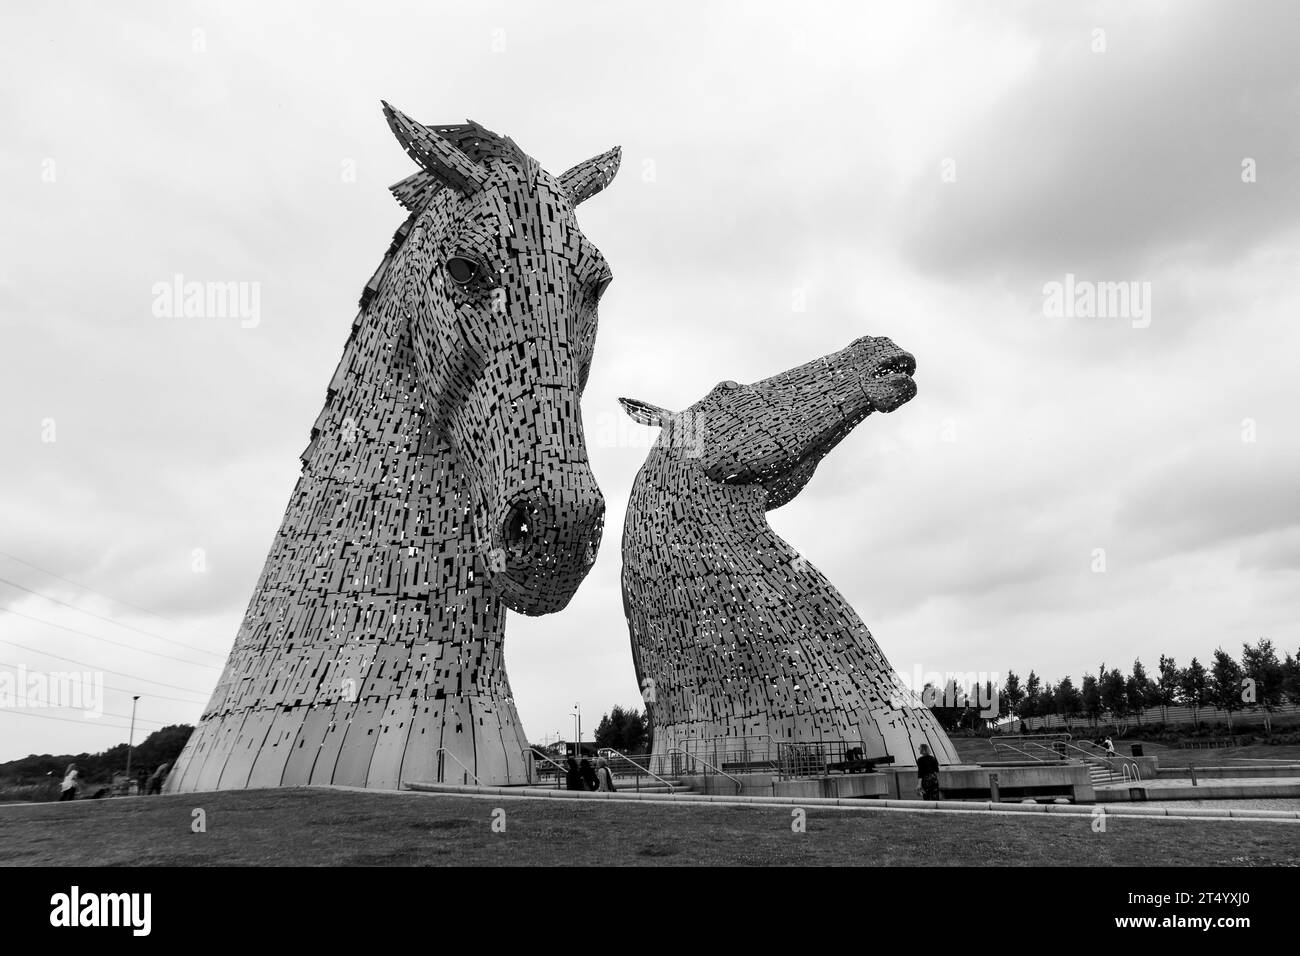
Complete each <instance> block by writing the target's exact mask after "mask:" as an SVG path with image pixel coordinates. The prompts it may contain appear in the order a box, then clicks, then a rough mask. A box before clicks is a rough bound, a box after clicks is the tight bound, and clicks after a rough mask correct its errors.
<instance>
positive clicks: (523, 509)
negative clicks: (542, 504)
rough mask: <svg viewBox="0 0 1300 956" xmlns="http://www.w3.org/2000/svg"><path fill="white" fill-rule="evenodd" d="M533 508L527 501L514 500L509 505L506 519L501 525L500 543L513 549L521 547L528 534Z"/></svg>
mask: <svg viewBox="0 0 1300 956" xmlns="http://www.w3.org/2000/svg"><path fill="white" fill-rule="evenodd" d="M532 514H533V508H532V506H531V504H530V503H529V502H527V501H516V502H515V503H514V504H513V505H511V506H510V511H509V512H508V513H507V514H506V520H505V522H504V523H502V525H501V543H502V544H504V545H505V546H506V548H508V549H511V550H514V549H516V548H520V547H522V546H523V545H524V544H525V543H526V542H527V541H528V538H529V536H530V532H531V527H532Z"/></svg>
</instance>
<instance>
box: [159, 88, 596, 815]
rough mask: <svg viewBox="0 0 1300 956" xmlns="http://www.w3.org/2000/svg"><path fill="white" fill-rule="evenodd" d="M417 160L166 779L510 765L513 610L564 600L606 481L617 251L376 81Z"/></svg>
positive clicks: (553, 196)
mask: <svg viewBox="0 0 1300 956" xmlns="http://www.w3.org/2000/svg"><path fill="white" fill-rule="evenodd" d="M384 111H385V115H386V116H387V119H388V123H389V126H390V127H391V129H392V131H393V133H394V135H395V136H396V137H397V139H398V141H399V142H400V143H401V144H402V145H403V147H404V148H405V149H406V151H407V152H408V153H409V154H410V155H411V157H412V158H413V159H415V161H416V162H417V163H418V164H419V166H420V170H419V171H418V172H417V173H415V174H414V175H412V176H410V177H408V178H406V179H404V180H403V181H402V182H400V183H398V184H396V185H395V186H393V187H392V190H393V193H394V195H395V196H396V197H397V199H398V201H399V202H400V203H401V204H402V205H403V206H404V207H405V208H406V209H407V210H409V212H410V216H409V217H408V218H407V220H406V221H405V222H404V223H403V224H402V226H401V227H400V228H399V229H398V230H397V233H396V234H395V236H394V237H393V242H392V244H391V245H390V247H389V249H388V252H387V254H386V255H385V256H384V259H383V262H382V263H381V264H380V266H379V268H378V270H377V271H376V272H375V274H374V276H373V278H371V280H370V282H369V283H367V285H366V287H365V289H364V291H363V292H362V296H361V310H360V312H359V313H358V314H357V317H356V319H355V320H354V322H353V323H352V330H351V334H350V335H349V337H348V341H347V344H346V345H345V347H344V350H343V357H342V360H341V361H340V362H339V366H338V369H337V370H336V371H335V373H334V375H333V377H332V379H331V381H330V384H329V387H328V389H327V391H326V399H325V404H324V407H323V408H322V410H321V412H320V415H319V416H318V417H317V419H316V422H315V425H314V426H313V428H312V432H311V442H310V444H309V445H308V447H307V449H306V450H305V451H304V452H303V453H302V456H301V457H302V464H303V470H302V475H301V477H300V478H299V479H298V482H297V485H296V486H295V488H294V490H293V493H292V495H291V497H290V500H289V505H288V508H287V509H286V511H285V516H284V520H283V522H282V523H281V526H280V530H279V532H278V533H277V535H276V537H275V540H274V542H273V544H272V547H271V550H270V552H269V554H268V555H267V559H266V564H265V566H264V568H263V570H262V574H261V576H260V577H259V579H258V582H257V585H256V587H255V589H254V592H253V596H252V598H251V600H250V601H249V605H248V609H247V611H246V613H245V616H244V620H243V623H242V625H241V626H240V629H239V633H238V635H237V636H236V638H235V643H234V647H233V649H232V650H231V653H230V657H229V659H228V660H227V663H226V667H225V670H224V672H223V673H222V676H221V679H220V681H219V683H218V684H217V687H216V690H215V691H214V692H213V695H212V698H211V700H210V701H209V703H208V705H207V707H206V708H205V710H204V713H203V716H202V719H201V720H200V722H199V725H198V727H197V728H196V729H195V732H194V734H193V735H192V736H191V738H190V740H189V742H188V743H187V744H186V747H185V750H184V752H183V753H182V754H181V756H180V758H179V759H178V760H177V763H176V766H175V768H174V769H173V771H172V773H171V775H170V776H169V778H168V782H167V789H168V790H169V791H172V792H176V791H193V790H212V789H229V788H240V787H262V786H299V785H305V784H318V783H319V784H325V783H334V784H346V785H353V786H368V787H397V786H399V784H400V782H401V781H402V780H416V781H438V780H443V779H447V780H456V781H461V782H464V781H467V780H469V779H470V778H471V777H473V778H474V779H477V780H478V781H480V782H482V783H485V784H487V783H508V782H518V781H520V780H523V779H526V775H527V771H528V760H527V758H526V757H525V756H524V754H523V751H524V749H525V748H526V747H527V740H526V738H525V736H524V733H523V730H522V728H521V727H520V723H519V717H518V714H517V712H516V709H515V704H514V698H513V696H512V694H511V691H510V685H509V681H508V680H507V678H506V673H505V666H504V662H503V656H502V641H503V636H504V629H505V617H506V611H507V609H510V610H515V611H517V612H520V613H524V614H547V613H552V612H555V611H558V610H560V609H562V608H563V607H564V606H565V605H566V604H567V603H568V601H569V600H570V598H571V597H572V596H573V593H574V592H575V591H576V589H577V587H578V585H579V584H580V583H581V582H582V580H583V578H584V577H585V576H586V574H587V571H588V570H589V569H590V567H591V565H592V563H593V562H594V560H595V555H596V550H597V548H598V547H599V543H600V533H601V528H602V525H603V519H604V500H603V498H602V497H601V494H600V490H599V488H598V487H597V486H596V482H595V479H594V477H593V476H592V474H591V469H590V466H589V464H588V461H587V454H586V444H585V439H584V437H583V430H582V418H581V411H580V407H579V401H580V398H581V395H582V390H583V387H584V386H585V384H586V379H587V374H588V371H589V367H590V361H591V354H592V348H593V345H594V342H595V336H596V318H597V302H598V300H599V298H600V295H601V293H602V292H603V290H604V288H605V286H606V285H607V284H608V282H609V279H610V274H609V269H608V266H607V265H606V264H605V261H604V258H603V257H602V256H601V255H600V252H599V251H598V250H597V249H596V248H595V246H593V245H592V244H591V243H590V242H589V241H588V240H587V239H586V237H585V236H583V234H582V232H581V230H580V229H579V228H578V226H577V223H576V221H575V219H574V215H573V210H574V207H576V206H577V205H578V204H579V203H581V202H583V201H584V200H586V199H588V198H590V197H591V196H593V195H595V194H596V193H597V192H599V191H600V190H601V189H602V188H604V186H605V185H607V184H608V183H609V182H610V181H611V180H612V179H613V177H614V174H615V173H616V172H617V169H618V162H619V154H618V150H617V149H615V150H611V151H609V152H608V153H604V154H602V155H600V156H597V157H595V158H593V159H591V160H588V161H586V162H584V163H580V164H578V165H577V166H574V167H573V168H572V169H570V170H568V171H567V172H565V173H564V174H562V175H560V176H552V175H551V174H549V173H547V172H545V171H544V170H543V169H542V168H541V166H540V165H539V164H538V163H537V162H536V161H535V160H534V159H532V158H531V157H529V156H528V155H527V154H525V153H524V152H523V151H522V150H520V149H519V148H518V147H517V146H516V145H515V144H514V143H513V141H511V140H510V139H508V138H506V137H502V136H498V135H496V134H495V133H492V132H491V131H489V130H486V129H484V128H483V127H481V126H479V125H478V124H477V123H473V122H472V121H471V122H469V123H467V124H462V125H456V126H424V125H421V124H419V123H416V122H415V121H414V120H412V119H410V118H409V117H407V116H406V115H404V114H403V113H401V112H399V111H397V110H395V109H393V108H392V107H390V106H388V104H384Z"/></svg>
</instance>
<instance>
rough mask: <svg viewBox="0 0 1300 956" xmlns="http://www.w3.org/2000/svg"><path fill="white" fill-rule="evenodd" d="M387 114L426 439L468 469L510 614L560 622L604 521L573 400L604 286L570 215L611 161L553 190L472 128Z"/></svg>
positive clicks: (603, 269) (533, 166) (608, 156)
mask: <svg viewBox="0 0 1300 956" xmlns="http://www.w3.org/2000/svg"><path fill="white" fill-rule="evenodd" d="M384 112H385V115H386V116H387V117H388V122H389V125H390V126H391V127H392V130H393V133H394V134H395V135H396V136H397V139H398V140H399V141H400V142H401V143H402V145H403V146H404V147H405V148H406V150H407V152H408V153H409V154H410V156H411V158H412V159H414V160H415V161H416V162H417V163H418V164H419V165H420V167H421V170H420V172H418V173H416V174H415V175H414V176H411V177H410V178H408V179H406V180H404V181H403V182H401V183H399V184H397V185H396V186H395V187H393V189H394V192H395V194H396V195H397V196H398V198H399V200H400V201H401V202H402V203H403V204H404V205H406V206H408V208H411V209H412V210H413V211H415V213H416V215H415V221H414V223H413V224H412V228H411V232H410V236H409V237H408V239H407V243H408V245H409V246H410V247H411V249H412V251H413V252H414V253H416V255H415V256H414V257H413V259H412V261H411V262H410V265H409V267H408V270H407V272H408V275H407V277H406V278H407V286H406V288H405V289H404V290H401V291H400V292H399V293H398V294H399V297H400V302H401V305H402V308H403V310H404V314H405V316H406V319H407V321H408V322H409V323H410V334H411V343H412V347H413V349H414V358H415V368H416V371H417V375H418V393H419V396H420V399H421V401H422V403H423V405H424V407H425V409H426V414H428V416H429V419H430V423H431V425H432V428H433V430H434V431H435V434H434V435H433V436H432V437H433V438H435V439H442V440H445V441H446V443H447V444H448V445H449V446H450V447H451V449H452V450H453V452H454V453H455V454H456V455H457V456H458V459H459V461H460V463H461V465H462V467H463V468H464V471H465V474H466V476H467V478H468V480H469V482H470V485H471V488H472V494H473V497H474V498H475V500H476V502H477V504H476V507H475V509H474V514H473V520H474V524H475V528H476V531H477V535H478V540H479V541H480V542H481V543H482V544H483V545H485V550H487V551H488V552H489V554H490V555H491V556H492V558H493V560H489V561H487V562H486V564H487V567H488V572H489V573H490V574H492V575H493V577H494V584H495V586H496V588H497V590H498V592H499V593H500V595H501V597H502V599H503V600H504V601H505V603H506V606H507V607H509V608H510V609H511V610H514V611H518V612H520V613H523V614H545V613H550V612H552V611H557V610H559V609H561V608H563V607H564V606H565V604H567V603H568V601H569V599H570V597H572V595H573V593H574V591H575V590H576V589H577V586H578V584H579V583H581V581H582V579H583V577H584V576H585V575H586V573H587V571H588V569H589V568H590V567H591V565H592V563H593V562H594V561H595V557H596V550H597V548H598V547H599V546H600V535H601V528H602V523H603V518H604V513H605V503H604V499H603V498H602V497H601V493H600V489H599V488H598V487H597V486H596V480H595V478H594V477H593V476H592V473H591V468H590V466H589V464H588V461H587V453H586V443H585V439H584V437H583V431H582V415H581V410H580V408H579V400H580V399H581V396H582V391H583V388H584V387H585V386H586V383H587V375H588V372H589V371H590V368H591V356H592V349H593V348H594V346H595V343H596V318H597V316H596V307H597V303H598V302H599V301H600V297H601V295H602V293H603V292H604V291H605V288H606V286H608V284H609V282H610V280H611V278H612V275H611V273H610V269H609V266H608V264H607V263H606V262H605V259H604V257H603V256H602V255H601V254H600V250H598V249H597V248H596V247H595V246H594V245H592V243H591V242H590V241H589V240H588V239H587V237H586V236H584V235H583V234H582V230H581V229H579V228H578V224H577V222H576V221H575V219H574V215H573V210H574V207H576V206H577V205H578V204H579V203H581V202H582V201H583V200H585V199H588V198H589V197H591V196H593V195H595V194H596V193H598V192H599V191H600V190H601V189H603V188H604V187H605V186H606V184H608V183H609V182H610V180H612V179H613V177H614V174H615V172H616V171H617V169H618V163H619V151H618V149H613V150H610V151H609V152H607V153H604V154H602V155H600V156H597V157H595V158H594V159H591V160H588V161H587V162H584V163H580V164H579V165H577V166H574V167H573V168H572V169H570V170H568V171H567V172H565V173H564V174H562V175H560V176H558V177H557V176H552V175H551V174H549V173H547V172H545V171H543V170H542V169H541V167H540V166H539V165H538V163H537V162H536V160H534V159H532V158H531V157H529V156H527V155H526V154H524V153H523V152H522V151H521V150H520V149H519V148H518V147H517V146H515V144H514V142H513V141H511V140H510V139H509V138H506V137H498V136H496V135H495V134H492V133H490V132H488V131H487V130H485V129H483V128H482V127H481V126H479V125H478V124H476V123H473V122H470V123H467V124H465V125H460V126H442V127H429V126H422V125H420V124H418V123H416V122H414V121H413V120H411V119H410V118H409V117H407V116H406V115H405V114H403V113H401V112H399V111H398V110H395V109H393V108H392V107H391V106H389V105H388V104H387V103H385V104H384Z"/></svg>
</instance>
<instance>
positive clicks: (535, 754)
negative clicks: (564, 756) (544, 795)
mask: <svg viewBox="0 0 1300 956" xmlns="http://www.w3.org/2000/svg"><path fill="white" fill-rule="evenodd" d="M520 753H521V754H523V755H525V756H526V757H528V758H529V760H530V761H533V760H536V759H537V758H539V757H540V758H541V759H542V760H545V761H546V762H547V763H549V764H550V765H551V766H552V767H554V768H555V770H556V774H555V788H556V789H557V790H558V789H560V785H561V784H562V783H563V782H564V781H565V780H566V778H567V777H568V775H569V769H568V768H567V767H565V766H564V765H563V764H560V763H557V762H555V761H554V760H552V759H551V758H550V757H548V756H546V754H544V753H542V752H541V751H539V750H536V749H535V748H533V747H525V748H524V749H523V750H521V751H520ZM528 782H529V783H532V782H533V765H532V763H531V762H529V763H528ZM539 782H540V781H539Z"/></svg>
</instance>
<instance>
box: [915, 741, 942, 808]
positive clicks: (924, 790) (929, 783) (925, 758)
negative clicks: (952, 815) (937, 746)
mask: <svg viewBox="0 0 1300 956" xmlns="http://www.w3.org/2000/svg"><path fill="white" fill-rule="evenodd" d="M916 792H917V793H919V794H920V795H921V799H922V800H938V799H940V794H939V761H938V760H936V759H935V758H934V755H933V754H932V753H930V747H929V745H928V744H921V756H919V757H917V758H916Z"/></svg>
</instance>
